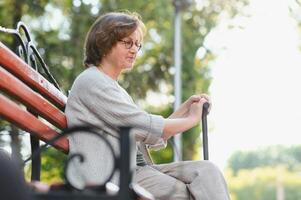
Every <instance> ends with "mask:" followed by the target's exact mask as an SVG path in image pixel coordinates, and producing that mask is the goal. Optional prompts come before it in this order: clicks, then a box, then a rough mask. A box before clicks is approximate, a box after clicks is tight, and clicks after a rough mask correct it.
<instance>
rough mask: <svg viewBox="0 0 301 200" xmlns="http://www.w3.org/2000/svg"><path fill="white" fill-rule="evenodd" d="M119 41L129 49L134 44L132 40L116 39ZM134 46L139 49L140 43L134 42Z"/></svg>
mask: <svg viewBox="0 0 301 200" xmlns="http://www.w3.org/2000/svg"><path fill="white" fill-rule="evenodd" d="M118 41H119V42H122V43H123V44H124V46H125V48H127V49H131V48H132V47H133V45H134V42H133V40H128V41H127V40H118ZM135 46H136V47H137V48H138V51H139V50H140V49H141V47H142V44H140V43H138V42H137V41H136V42H135Z"/></svg>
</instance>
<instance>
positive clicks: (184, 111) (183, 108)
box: [168, 94, 211, 119]
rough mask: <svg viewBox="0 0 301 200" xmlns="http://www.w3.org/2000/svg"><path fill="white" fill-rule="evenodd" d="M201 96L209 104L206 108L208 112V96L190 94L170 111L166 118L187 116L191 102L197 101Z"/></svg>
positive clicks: (209, 101)
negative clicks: (174, 109)
mask: <svg viewBox="0 0 301 200" xmlns="http://www.w3.org/2000/svg"><path fill="white" fill-rule="evenodd" d="M202 98H205V99H206V100H207V102H208V103H209V104H210V107H209V109H208V112H209V111H210V109H211V100H210V97H209V96H208V95H207V94H199V95H192V96H191V97H189V98H188V99H187V100H186V101H185V102H184V103H183V104H182V105H181V106H180V107H179V108H178V109H177V110H176V111H175V112H174V113H172V114H171V115H170V116H169V117H168V118H169V119H174V118H182V117H187V116H188V113H189V109H190V106H191V104H193V103H195V102H199V101H200V100H201V99H202Z"/></svg>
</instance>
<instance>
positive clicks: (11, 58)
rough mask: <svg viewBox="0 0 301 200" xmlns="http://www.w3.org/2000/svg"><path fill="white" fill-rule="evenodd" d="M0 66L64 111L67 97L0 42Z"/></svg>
mask: <svg viewBox="0 0 301 200" xmlns="http://www.w3.org/2000/svg"><path fill="white" fill-rule="evenodd" d="M0 65H1V66H2V67H3V68H5V69H6V70H7V71H9V72H10V73H12V74H13V75H15V76H16V77H18V78H19V79H20V80H22V81H23V82H24V83H26V84H27V85H28V86H29V87H31V88H33V89H35V90H37V91H39V93H41V94H42V95H43V96H45V98H47V99H48V100H49V101H51V102H52V103H53V104H55V105H56V106H58V107H59V108H60V109H61V110H64V108H65V105H66V102H67V97H66V96H65V95H64V94H63V93H62V92H61V91H60V90H58V89H57V88H56V87H55V86H54V85H53V84H51V83H49V81H48V80H46V79H45V78H44V77H43V76H42V75H40V74H39V73H38V72H36V71H35V70H34V69H32V68H31V67H30V66H29V65H27V64H26V63H25V62H24V61H23V60H22V59H21V58H19V57H18V56H17V55H16V54H15V53H14V52H12V51H11V50H10V49H9V48H7V47H6V46H5V45H4V44H3V43H2V42H0Z"/></svg>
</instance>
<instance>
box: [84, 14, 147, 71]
mask: <svg viewBox="0 0 301 200" xmlns="http://www.w3.org/2000/svg"><path fill="white" fill-rule="evenodd" d="M137 28H139V30H140V31H141V35H142V36H143V34H144V32H145V26H144V24H143V22H142V21H141V17H140V16H139V15H138V14H137V13H130V12H111V13H107V14H105V15H102V16H100V17H99V18H98V19H97V20H96V21H95V22H94V23H93V25H92V26H91V28H90V30H89V32H88V34H87V36H86V41H85V46H84V65H85V67H86V68H88V67H90V66H98V65H99V64H100V62H101V60H102V58H103V56H104V55H106V54H108V53H109V52H110V50H111V49H112V47H113V46H114V45H115V44H116V43H117V42H118V40H121V39H123V38H124V37H127V36H129V35H131V34H132V33H133V32H134V31H135V30H136V29H137Z"/></svg>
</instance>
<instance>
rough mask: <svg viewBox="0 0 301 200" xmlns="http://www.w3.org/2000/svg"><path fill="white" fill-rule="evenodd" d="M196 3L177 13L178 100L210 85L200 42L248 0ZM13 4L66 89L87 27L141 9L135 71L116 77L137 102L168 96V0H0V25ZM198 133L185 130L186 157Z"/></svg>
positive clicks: (9, 21) (77, 67) (8, 23)
mask: <svg viewBox="0 0 301 200" xmlns="http://www.w3.org/2000/svg"><path fill="white" fill-rule="evenodd" d="M199 2H200V3H199V4H197V5H192V6H190V7H189V8H188V9H187V10H185V11H184V12H183V15H182V16H183V17H182V25H183V27H182V43H183V50H182V52H183V55H182V61H183V62H182V65H183V68H182V69H183V71H182V79H183V97H182V99H183V100H184V99H186V98H188V97H189V96H190V95H192V94H195V93H200V92H207V90H208V87H209V84H210V61H212V60H213V59H214V57H215V55H213V54H212V53H211V52H210V49H207V48H206V47H205V45H204V41H205V38H206V36H207V35H208V34H209V33H210V31H211V30H213V29H214V27H216V25H217V24H218V23H219V22H220V20H221V16H228V17H229V18H231V17H235V16H236V15H237V14H239V13H240V12H239V11H240V10H242V8H243V7H244V6H245V5H246V2H247V0H243V1H242V0H225V1H221V0H202V1H199ZM15 6H18V7H20V9H19V10H21V11H22V13H21V14H20V13H19V16H22V17H21V20H22V21H24V22H25V23H26V24H27V25H28V26H29V27H30V29H31V32H32V34H33V36H34V40H35V43H36V45H37V47H38V49H39V51H40V52H41V54H42V56H43V57H44V59H45V61H46V63H47V65H48V66H49V68H50V71H51V72H52V73H53V74H54V76H55V78H56V79H57V80H58V82H59V84H60V85H61V86H62V88H63V89H64V90H65V91H67V90H69V89H70V86H71V84H72V82H73V81H74V79H75V77H76V76H77V75H78V74H79V73H80V72H81V71H82V70H83V66H82V60H83V43H84V39H85V35H86V32H87V31H88V28H89V26H90V25H91V24H92V23H93V21H94V20H95V19H96V17H97V16H99V15H101V14H103V13H106V12H108V11H120V10H129V11H135V12H137V13H139V14H141V16H142V19H143V21H144V22H145V24H146V26H147V29H148V31H147V34H146V37H145V41H144V45H143V48H142V51H141V56H140V58H139V59H138V60H137V64H136V67H135V68H134V70H132V72H131V73H126V74H124V76H123V77H122V78H121V84H122V85H123V86H124V87H125V88H126V89H127V90H128V91H129V93H130V94H131V95H132V96H133V97H134V98H135V99H136V100H137V101H141V99H145V98H146V97H147V95H148V92H149V91H154V92H158V93H164V94H166V95H167V96H172V93H173V84H172V82H173V81H172V80H173V79H172V76H173V75H172V70H173V67H172V66H173V58H172V55H173V54H172V51H173V15H174V8H173V5H172V1H171V0H170V1H165V0H161V1H150V0H146V1H140V0H133V1H123V0H114V1H111V0H101V1H82V0H66V1H58V0H52V1H49V0H48V1H47V0H44V1H20V2H19V1H8V0H5V1H4V3H1V4H0V11H1V12H0V13H1V14H0V16H1V18H0V20H1V21H0V24H1V25H2V26H5V27H13V24H14V23H13V18H12V17H11V16H12V15H11V14H10V13H14V12H13V11H14V9H15ZM2 19H5V20H2ZM0 39H1V41H4V40H7V41H10V39H6V37H5V38H4V39H3V36H1V35H0ZM200 48H202V50H204V55H203V56H202V57H201V58H200V57H196V52H197V50H198V49H200ZM163 86H164V87H163ZM162 87H163V88H167V89H162ZM146 108H147V109H148V110H149V111H150V112H154V113H160V114H163V115H164V116H168V115H169V114H170V113H171V112H172V103H170V104H169V105H166V106H164V107H161V108H158V107H153V106H152V107H151V106H149V107H147V106H146ZM199 132H200V128H199V127H197V128H195V129H193V130H191V131H189V133H186V134H184V137H183V138H184V140H183V146H184V148H183V149H184V150H183V151H184V152H183V153H184V159H185V160H186V159H192V158H194V156H195V155H196V154H197V149H198V147H199V145H200V142H196V141H198V140H197V138H198V137H199ZM159 155H160V156H159ZM155 157H156V160H157V161H159V162H164V161H166V160H170V159H171V149H170V148H168V149H166V150H165V153H160V154H157V156H155Z"/></svg>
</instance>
